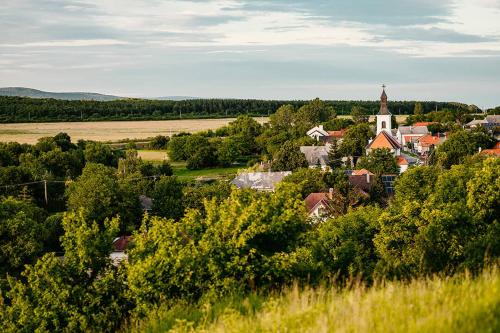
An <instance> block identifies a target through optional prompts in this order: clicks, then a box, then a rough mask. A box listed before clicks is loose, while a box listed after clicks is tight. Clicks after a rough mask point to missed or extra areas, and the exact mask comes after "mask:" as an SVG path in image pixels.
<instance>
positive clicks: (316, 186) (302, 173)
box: [282, 168, 328, 199]
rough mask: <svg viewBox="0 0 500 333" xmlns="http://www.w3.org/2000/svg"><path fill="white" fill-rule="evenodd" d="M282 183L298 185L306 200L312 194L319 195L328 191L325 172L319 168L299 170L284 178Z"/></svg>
mask: <svg viewBox="0 0 500 333" xmlns="http://www.w3.org/2000/svg"><path fill="white" fill-rule="evenodd" d="M282 182H284V183H293V184H296V185H298V187H299V189H300V193H301V195H302V198H304V199H305V198H306V197H307V196H308V195H309V194H310V193H317V192H321V191H325V190H327V189H328V186H327V185H326V183H325V181H324V179H323V172H322V171H321V169H318V168H301V169H297V170H295V171H294V172H293V173H292V174H291V175H288V176H286V177H285V178H283V180H282Z"/></svg>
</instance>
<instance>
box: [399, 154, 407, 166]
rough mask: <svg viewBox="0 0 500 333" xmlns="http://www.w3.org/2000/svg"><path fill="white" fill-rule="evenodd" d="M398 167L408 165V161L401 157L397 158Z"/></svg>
mask: <svg viewBox="0 0 500 333" xmlns="http://www.w3.org/2000/svg"><path fill="white" fill-rule="evenodd" d="M397 164H398V165H408V160H407V159H406V158H404V157H403V156H398V161H397Z"/></svg>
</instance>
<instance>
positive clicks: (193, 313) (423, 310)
mask: <svg viewBox="0 0 500 333" xmlns="http://www.w3.org/2000/svg"><path fill="white" fill-rule="evenodd" d="M499 330H500V274H499V272H498V269H492V270H489V271H485V272H483V273H482V274H481V275H480V276H479V277H476V278H472V277H471V276H470V275H468V274H459V275H457V276H455V277H451V278H449V277H448V278H440V277H432V278H427V279H416V280H413V281H411V282H386V283H382V284H378V285H375V286H373V287H370V288H367V287H365V286H363V285H361V284H356V283H354V284H353V285H352V286H351V287H349V288H344V289H339V288H335V287H322V288H321V287H320V288H299V287H298V286H293V287H290V288H288V289H285V290H283V291H282V292H280V293H275V294H271V295H267V296H264V295H259V294H251V295H248V296H244V297H233V298H227V299H224V300H222V301H219V302H216V303H209V302H207V303H203V302H201V303H200V304H198V306H193V305H183V304H178V305H176V306H173V307H171V308H169V309H168V310H167V309H166V308H160V309H158V310H156V311H154V312H152V313H151V314H150V315H149V317H148V318H147V319H145V320H142V321H138V322H135V323H132V324H131V325H130V326H128V327H127V328H126V329H125V330H124V331H127V332H150V333H156V332H221V333H222V332H311V333H312V332H405V333H407V332H408V333H411V332H498V331H499Z"/></svg>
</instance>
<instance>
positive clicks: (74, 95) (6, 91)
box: [0, 87, 198, 102]
mask: <svg viewBox="0 0 500 333" xmlns="http://www.w3.org/2000/svg"><path fill="white" fill-rule="evenodd" d="M0 96H16V97H29V98H53V99H60V100H67V101H101V102H105V101H116V100H118V99H127V98H130V97H120V96H113V95H105V94H99V93H92V92H49V91H42V90H37V89H32V88H25V87H5V88H0ZM141 99H156V100H172V101H182V100H189V99H198V98H197V97H189V96H166V97H154V98H141Z"/></svg>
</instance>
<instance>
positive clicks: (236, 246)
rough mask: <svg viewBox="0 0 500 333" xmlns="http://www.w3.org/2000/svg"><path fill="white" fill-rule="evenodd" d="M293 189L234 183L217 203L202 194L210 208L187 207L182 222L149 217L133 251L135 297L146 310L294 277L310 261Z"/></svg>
mask: <svg viewBox="0 0 500 333" xmlns="http://www.w3.org/2000/svg"><path fill="white" fill-rule="evenodd" d="M294 192H295V188H293V187H290V186H289V187H287V188H283V189H282V190H280V191H277V192H275V193H273V194H257V193H255V192H252V191H239V190H235V191H233V192H232V194H231V197H230V198H229V199H226V200H224V201H223V202H222V203H220V204H217V203H216V202H215V200H211V201H205V203H204V205H205V211H206V216H202V215H201V214H200V213H199V212H197V211H189V212H188V213H187V215H186V216H185V217H184V218H182V219H181V221H180V222H178V223H177V222H174V221H173V220H166V219H159V218H156V217H153V218H149V217H146V218H145V219H144V221H143V225H142V227H141V230H140V231H139V232H137V233H136V234H135V235H134V238H135V239H136V244H135V247H134V248H133V249H132V250H131V251H130V254H129V255H130V262H131V263H130V265H129V268H128V274H127V276H128V282H127V284H128V286H129V288H130V294H131V297H132V298H133V300H134V301H135V302H136V303H137V304H138V306H139V308H140V309H142V310H144V309H145V307H146V306H148V305H149V304H157V303H158V302H159V301H162V300H166V299H171V298H176V297H189V298H198V297H200V296H201V295H202V294H204V293H212V294H215V295H218V294H222V293H226V292H228V291H233V290H238V289H240V290H241V289H243V290H250V289H252V288H256V287H264V286H271V285H274V284H276V283H278V282H279V281H291V280H290V279H296V278H297V277H299V276H300V271H301V269H300V267H301V266H303V265H304V264H305V263H303V262H302V261H301V260H300V259H299V257H300V254H299V253H295V252H294V251H295V249H296V247H297V246H298V244H299V243H298V241H299V236H300V234H301V233H302V232H303V231H304V230H305V228H306V224H305V223H304V218H305V211H304V207H303V204H302V201H301V199H300V198H299V197H298V196H297V195H290V193H294ZM295 193H296V192H295Z"/></svg>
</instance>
